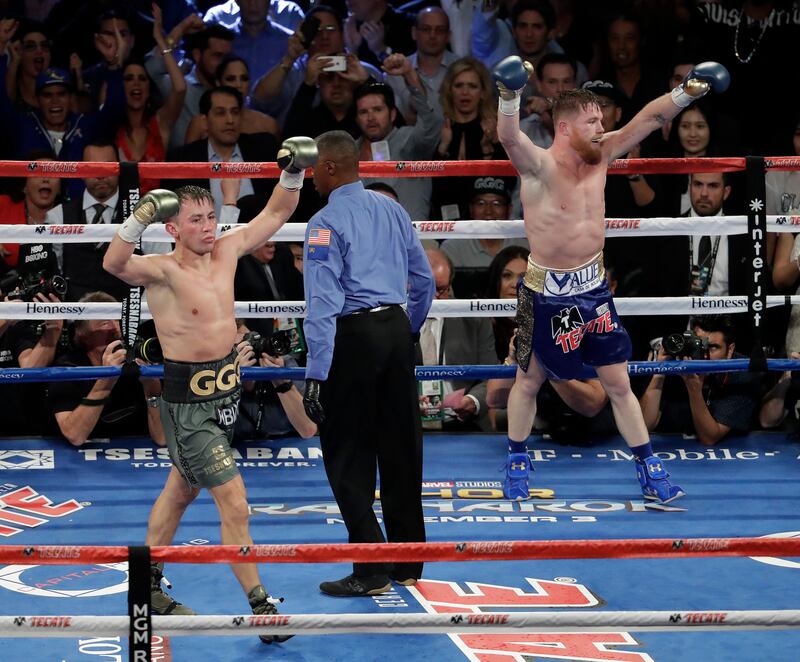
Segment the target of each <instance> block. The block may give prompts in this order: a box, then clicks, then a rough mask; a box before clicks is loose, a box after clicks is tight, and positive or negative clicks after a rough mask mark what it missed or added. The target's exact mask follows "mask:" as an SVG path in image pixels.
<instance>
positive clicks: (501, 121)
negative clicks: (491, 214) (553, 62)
mask: <svg viewBox="0 0 800 662" xmlns="http://www.w3.org/2000/svg"><path fill="white" fill-rule="evenodd" d="M532 73H533V67H532V66H531V64H530V63H529V62H525V61H523V60H522V58H520V57H518V56H516V55H512V56H511V57H507V58H506V59H505V60H503V61H501V62H500V63H499V64H498V65H497V66H496V67H495V68H494V69H493V70H492V76H493V78H494V81H495V84H496V85H497V89H498V90H499V91H500V103H499V107H498V110H499V112H498V113H497V137H498V138H499V139H500V143H501V144H502V145H503V147H504V148H505V150H506V154H508V158H509V159H510V160H511V163H512V165H513V166H514V167H515V168H516V169H517V171H518V172H519V174H520V175H535V174H536V173H537V172H539V170H541V168H542V155H543V154H544V151H545V150H543V149H542V148H541V147H538V146H536V145H534V144H533V141H531V139H530V138H528V136H526V135H525V134H524V133H522V131H520V129H519V106H520V98H521V96H522V91H523V90H524V89H525V85H527V83H528V79H529V78H530V76H531V74H532Z"/></svg>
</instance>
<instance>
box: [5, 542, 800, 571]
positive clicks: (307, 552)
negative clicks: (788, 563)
mask: <svg viewBox="0 0 800 662" xmlns="http://www.w3.org/2000/svg"><path fill="white" fill-rule="evenodd" d="M128 554H129V551H128V547H123V546H107V547H106V546H88V545H36V546H29V545H28V546H23V545H0V563H4V564H31V563H36V564H41V565H65V564H67V565H78V564H85V563H92V564H94V563H121V562H125V561H127V560H128ZM718 556H800V539H798V538H755V537H740V538H683V539H676V538H632V539H615V540H496V541H491V540H489V541H465V542H403V543H319V544H318V543H314V544H299V543H298V544H279V545H255V544H254V545H206V546H203V547H184V546H177V545H172V546H154V547H150V558H151V559H153V560H154V561H163V562H168V563H243V562H245V561H246V562H252V563H344V562H348V563H350V562H352V563H365V562H369V563H392V562H409V561H423V562H426V563H428V562H437V561H532V560H554V559H582V560H585V559H637V558H648V559H649V558H693V557H703V558H707V557H718Z"/></svg>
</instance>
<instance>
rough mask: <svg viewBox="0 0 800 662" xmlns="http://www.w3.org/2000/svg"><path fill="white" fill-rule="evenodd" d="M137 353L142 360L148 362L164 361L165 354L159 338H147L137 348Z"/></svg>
mask: <svg viewBox="0 0 800 662" xmlns="http://www.w3.org/2000/svg"><path fill="white" fill-rule="evenodd" d="M136 353H137V355H138V356H139V358H140V359H142V361H147V362H148V363H163V361H164V354H163V352H162V351H161V343H160V342H158V338H147V339H146V340H144V341H143V342H142V343H141V344H140V345H139V346H138V347H137V348H136Z"/></svg>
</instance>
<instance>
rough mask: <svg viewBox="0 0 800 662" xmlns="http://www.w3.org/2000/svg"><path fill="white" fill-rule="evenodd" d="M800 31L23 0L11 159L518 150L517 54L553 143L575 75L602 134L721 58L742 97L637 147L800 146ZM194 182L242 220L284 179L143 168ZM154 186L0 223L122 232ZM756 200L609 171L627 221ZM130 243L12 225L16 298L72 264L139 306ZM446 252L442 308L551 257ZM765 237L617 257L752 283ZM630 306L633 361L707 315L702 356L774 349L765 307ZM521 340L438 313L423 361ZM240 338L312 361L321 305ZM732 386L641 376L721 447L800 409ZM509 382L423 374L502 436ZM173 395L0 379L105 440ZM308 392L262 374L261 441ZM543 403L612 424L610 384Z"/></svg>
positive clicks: (271, 261)
mask: <svg viewBox="0 0 800 662" xmlns="http://www.w3.org/2000/svg"><path fill="white" fill-rule="evenodd" d="M798 38H800V5H799V4H798V2H795V1H792V0H719V1H711V0H708V1H703V0H628V1H626V2H621V1H620V2H602V3H600V2H590V1H588V0H585V1H581V0H441V1H440V2H437V1H436V0H411V1H409V2H405V3H401V2H392V1H387V0H330V2H324V3H322V2H308V0H298V1H297V2H293V1H292V0H227V1H226V2H223V3H221V4H214V3H213V1H209V0H159V1H158V2H153V3H152V4H151V3H147V2H142V1H139V0H137V1H136V2H133V3H121V2H119V1H118V0H117V1H115V0H80V1H78V0H49V1H46V2H41V1H37V2H29V1H27V0H11V1H7V2H0V118H1V120H2V122H3V126H4V128H5V130H4V131H3V132H2V135H0V159H14V160H22V161H26V162H29V163H30V162H35V161H52V160H61V161H81V160H84V161H106V162H118V161H119V162H128V163H140V162H159V161H165V160H166V161H175V162H182V161H195V162H224V163H237V162H251V161H255V162H263V161H273V160H274V159H275V157H276V154H277V149H278V145H279V144H280V141H281V140H282V139H284V138H288V137H292V136H296V135H308V136H311V137H315V136H317V135H319V134H321V133H323V132H325V131H329V130H332V129H342V130H345V131H347V132H349V133H350V134H351V135H352V136H353V137H354V138H355V139H356V140H357V142H358V145H359V148H360V150H361V159H362V160H363V161H387V160H392V161H394V160H406V161H410V160H426V161H429V160H465V159H467V160H483V159H504V158H506V155H505V153H504V150H503V148H502V146H501V145H500V144H499V142H498V139H497V134H496V114H497V110H496V90H495V88H494V85H493V84H492V81H491V75H490V73H489V72H490V70H491V68H492V67H493V66H494V65H495V64H496V63H497V62H499V61H500V60H501V59H503V58H504V57H506V56H508V55H511V54H517V55H520V56H521V57H522V58H524V59H525V60H527V61H529V62H530V63H531V64H533V65H534V66H535V71H536V73H535V76H533V77H532V78H531V79H530V81H529V83H528V85H527V87H526V89H525V92H524V95H523V103H522V111H521V124H520V126H521V129H522V131H524V132H525V133H526V135H528V137H529V138H530V139H531V140H532V141H533V142H534V143H535V144H536V145H538V146H540V147H542V148H547V147H548V146H549V145H550V144H551V143H552V140H553V134H554V131H555V129H554V126H553V118H552V116H551V114H550V108H551V107H552V102H553V99H554V98H555V97H556V96H557V95H558V94H559V93H560V92H562V91H564V90H568V89H572V88H575V87H579V86H583V87H585V88H587V89H590V90H591V91H593V92H594V93H595V94H597V95H598V97H599V99H600V107H601V111H602V114H603V119H602V123H603V128H604V130H605V131H613V130H615V129H617V128H619V127H620V126H622V125H624V123H625V122H627V121H628V120H629V119H630V118H631V117H632V116H633V115H635V113H636V112H638V110H640V109H641V108H642V107H643V105H644V104H645V103H646V102H648V101H649V100H650V99H652V98H653V97H655V96H658V95H659V94H662V93H664V92H667V91H669V90H670V89H671V88H673V87H674V86H675V85H677V84H679V83H680V82H681V80H682V79H683V76H684V75H685V74H686V73H687V72H688V71H689V70H690V69H691V67H692V65H693V64H696V63H699V62H702V61H705V60H715V61H718V62H721V63H722V64H724V65H725V66H726V67H727V68H728V70H729V71H730V73H731V79H732V82H731V86H730V89H729V90H728V91H727V92H725V93H724V94H721V95H715V97H714V98H713V99H711V98H708V97H707V98H705V99H703V100H702V101H701V102H699V103H696V104H693V105H692V106H690V107H688V108H687V109H686V110H684V111H682V112H681V113H680V114H679V115H678V116H677V117H676V118H675V119H674V120H672V121H671V122H668V123H666V124H665V125H664V126H663V128H662V130H661V131H657V132H655V133H654V134H652V135H651V136H650V137H649V138H648V139H646V140H645V141H644V142H643V143H642V144H641V145H640V146H637V147H636V148H635V149H634V150H632V151H631V153H630V154H629V155H628V156H629V158H637V157H699V156H729V155H730V156H744V155H748V154H762V155H769V156H772V155H800V114H798V111H797V109H796V106H795V105H793V104H791V103H787V100H786V99H785V98H784V97H785V95H786V94H787V91H790V90H792V89H797V88H798V87H799V85H798V83H800V68H798V67H795V66H791V64H792V63H793V62H795V61H796V56H795V54H794V49H795V46H794V44H795V43H797V41H798ZM128 172H130V171H128ZM517 183H518V180H517V179H516V178H513V177H494V176H478V177H472V178H463V177H434V178H371V179H367V180H365V184H367V185H368V187H369V188H372V189H374V190H376V191H378V192H380V193H384V194H386V195H390V196H392V197H394V198H395V199H396V200H398V201H399V202H400V204H402V205H403V206H404V207H405V208H406V210H407V211H408V212H409V214H410V215H411V217H412V219H413V220H426V219H445V220H453V219H476V220H482V219H485V220H492V219H497V220H504V219H512V218H521V215H522V209H521V208H520V202H519V191H518V190H517ZM184 184H197V185H200V186H204V187H206V188H209V189H210V190H211V192H212V194H213V196H214V199H215V201H216V203H217V210H218V212H219V211H220V210H221V208H222V207H223V204H226V205H230V204H236V205H237V206H238V208H239V210H240V212H239V218H238V222H247V221H248V220H249V219H250V218H252V216H253V214H254V212H255V211H256V210H258V209H260V208H261V207H262V206H263V204H264V202H265V200H266V198H267V197H268V196H269V194H270V192H271V190H272V188H273V186H274V180H271V179H265V178H261V177H252V178H242V179H237V180H235V181H225V180H220V179H205V180H196V179H191V180H190V179H183V180H166V179H165V180H163V181H159V180H158V179H156V178H141V179H140V180H139V181H138V182H136V183H135V185H137V186H138V188H139V192H140V193H144V192H146V191H148V190H151V189H153V188H156V187H159V186H166V187H169V188H176V187H178V186H181V185H184ZM128 188H129V185H128V184H127V183H126V185H125V187H122V186H121V185H120V181H119V179H118V178H117V177H111V176H108V177H92V178H89V177H87V178H85V179H57V178H50V177H47V176H46V175H45V174H40V175H38V176H35V177H28V178H27V179H25V180H15V179H12V178H4V179H3V180H0V224H3V225H6V224H26V223H27V224H59V223H87V224H94V223H119V222H121V220H123V219H121V214H122V213H123V212H122V210H123V208H124V203H125V202H126V201H125V200H123V198H124V197H125V192H126V190H127V189H128ZM321 204H322V201H321V200H320V199H319V197H318V196H317V194H316V193H315V191H314V189H313V186H312V185H311V183H310V182H309V183H307V184H306V185H305V187H304V189H303V192H302V196H301V204H300V205H299V206H298V209H297V211H296V212H295V214H294V216H293V218H292V219H291V220H292V221H293V222H305V221H307V220H308V219H309V218H310V216H311V215H312V214H313V213H314V212H316V211H317V210H318V209H319V208H320V206H321ZM766 206H767V212H768V213H770V214H784V215H797V214H798V212H800V173H798V172H770V173H768V175H767V197H766ZM743 210H744V180H743V178H741V177H740V176H738V175H735V174H728V173H725V174H722V173H702V172H699V173H695V174H693V175H691V176H689V175H629V176H627V177H625V176H610V177H608V181H607V184H606V216H607V217H615V218H624V217H645V216H689V217H694V218H697V223H698V224H702V223H703V222H704V219H707V218H710V217H717V216H724V215H725V214H726V213H727V214H741V213H743ZM229 220H230V219H225V222H228V221H229ZM105 247H106V244H102V243H99V244H94V243H83V244H81V243H67V244H64V245H63V246H62V245H58V244H47V243H41V244H25V245H22V246H20V245H18V244H12V243H9V242H0V293H2V297H3V299H6V300H11V299H14V298H19V297H20V296H21V295H20V291H21V290H24V289H25V288H26V287H29V286H30V285H31V284H32V283H36V282H40V281H42V279H45V280H47V279H48V278H51V277H52V276H53V275H56V274H58V275H63V276H65V277H66V279H67V282H68V287H67V290H66V292H65V293H63V294H62V293H58V292H57V293H52V292H47V291H45V292H43V293H35V294H33V295H31V298H36V299H37V300H39V301H43V302H45V301H57V300H59V298H61V299H64V300H68V301H78V300H81V301H119V300H121V299H122V298H123V297H124V296H125V294H126V292H127V290H128V288H127V286H124V284H122V283H121V282H119V281H117V280H116V279H115V278H113V277H112V276H110V275H109V274H107V273H105V272H104V271H103V269H102V260H103V255H104V252H105ZM426 247H427V249H428V256H429V259H430V261H431V265H432V268H433V271H434V275H435V277H436V283H437V294H436V296H437V298H439V299H448V298H479V297H481V298H490V299H495V298H509V299H511V298H515V296H516V284H517V282H518V280H519V278H520V277H521V276H522V274H523V273H524V271H525V265H526V260H527V256H528V253H529V248H530V247H529V246H528V244H527V241H526V240H525V239H524V238H519V239H505V240H503V239H479V238H475V239H448V240H445V241H443V242H439V241H427V242H426ZM169 248H170V247H169V245H168V244H164V243H161V244H158V243H152V244H150V243H147V242H145V244H144V245H143V247H142V249H143V251H144V252H157V251H165V250H169ZM798 253H800V239H797V238H796V237H795V236H794V235H793V234H791V233H780V234H775V235H770V237H769V241H768V242H767V257H768V262H769V270H770V274H771V279H769V280H770V283H769V285H770V293H786V294H794V293H795V292H796V291H797V290H798V288H799V287H800V269H798ZM747 255H748V245H747V238H746V237H745V236H744V235H738V236H725V235H722V236H720V235H714V234H713V232H711V231H710V232H709V235H706V236H695V237H685V236H675V237H659V238H658V239H654V238H642V237H632V238H628V237H623V238H612V239H609V240H608V241H607V244H606V250H605V261H606V269H607V274H608V277H609V279H610V280H611V284H612V289H613V291H614V292H615V294H616V295H617V296H624V297H631V296H687V295H693V296H706V295H740V294H747V291H748V282H747V277H748V272H747V270H746V264H745V262H746V258H747ZM612 279H613V280H612ZM302 291H303V287H302V245H300V244H285V243H278V244H268V245H267V246H266V247H264V248H263V249H259V251H256V252H254V253H253V254H252V255H248V256H246V257H245V258H243V259H242V261H241V264H240V267H239V270H238V272H237V278H236V298H237V300H255V299H257V300H298V299H302ZM9 297H10V298H9ZM798 311H800V308H798V307H794V308H793V309H792V312H791V314H788V312H787V314H785V315H782V314H780V312H778V313H775V314H772V315H771V317H770V318H769V324H768V328H767V333H766V334H765V337H764V338H762V341H763V342H764V343H765V344H767V345H768V346H769V348H768V349H769V351H770V352H771V355H773V356H800V312H798ZM624 323H625V325H626V327H627V328H628V329H629V331H630V333H631V336H632V339H633V343H634V356H633V358H634V359H640V360H641V359H646V358H648V357H649V358H659V359H670V358H681V356H680V355H678V356H677V357H676V356H675V355H674V354H669V353H667V352H665V350H664V349H663V347H662V345H661V344H660V343H659V338H661V337H666V336H668V335H670V334H682V333H684V332H685V331H687V330H688V332H689V333H691V334H694V336H695V337H697V338H700V341H699V342H700V345H701V346H702V347H703V351H702V357H703V358H717V357H730V356H734V355H742V356H747V355H749V353H750V352H751V351H752V350H753V347H752V343H753V339H752V338H751V336H750V333H749V328H748V324H747V319H746V317H745V316H743V315H740V316H734V317H733V318H732V319H728V318H723V319H709V318H702V319H693V320H691V322H690V321H689V320H688V319H686V318H685V317H679V316H671V317H663V316H641V317H630V318H625V319H624ZM253 331H255V332H256V333H257V334H258V335H260V336H261V337H263V338H266V339H267V340H269V339H270V338H272V337H273V336H275V337H280V338H284V339H290V340H287V343H288V347H284V348H283V349H286V350H287V351H286V352H284V353H283V354H281V353H280V352H279V351H278V350H277V349H276V346H280V345H281V343H277V344H276V343H273V344H270V343H269V342H268V343H267V345H266V346H267V349H268V351H264V352H262V353H261V355H260V356H256V355H255V354H254V353H253V352H252V347H251V346H250V344H248V341H247V338H248V337H250V336H249V335H248V334H249V332H253ZM513 335H514V325H513V319H512V318H507V317H498V318H494V319H488V318H464V319H455V318H442V319H435V318H431V319H429V320H428V321H427V322H426V325H425V327H424V328H423V333H422V340H423V341H424V342H422V344H421V346H420V356H418V362H419V363H424V364H448V363H449V364H455V363H501V362H506V363H508V364H513V363H514V361H515V357H514V349H513ZM241 336H242V338H243V340H242V343H240V353H242V356H243V361H246V363H248V364H251V365H254V364H255V363H257V362H258V363H260V364H261V365H268V366H276V365H277V366H279V365H284V364H285V365H303V350H304V349H305V346H304V343H303V340H302V322H301V321H300V320H288V321H287V320H277V319H276V320H264V319H253V320H242V327H241ZM248 347H250V350H248V349H247V348H248ZM734 353H736V354H734ZM123 356H124V351H123V348H122V347H121V346H120V333H119V328H118V325H116V323H112V322H102V321H76V322H69V323H65V322H63V321H55V320H53V321H47V322H46V323H41V322H15V321H13V320H4V321H0V366H1V367H14V366H19V367H41V366H46V365H52V364H63V365H78V364H82V365H119V364H120V362H121V360H122V358H121V357H123ZM244 357H246V358H244ZM684 358H685V357H684ZM718 377H719V376H717V375H711V376H709V377H707V378H703V377H697V376H686V377H684V378H682V381H683V384H681V378H678V377H669V376H668V377H664V376H655V377H653V378H652V379H649V380H645V381H643V382H642V383H641V384H640V385H639V392H640V395H641V398H642V399H641V403H642V407H643V410H644V411H645V415H646V420H647V423H648V426H649V427H650V428H651V429H653V430H656V431H661V430H667V431H679V432H694V433H696V434H697V435H698V437H699V439H700V440H701V441H702V442H703V443H707V444H713V443H716V442H717V441H719V440H720V439H721V438H723V437H724V436H725V435H726V434H728V433H729V432H731V431H733V432H737V431H746V430H748V429H753V428H754V427H757V426H759V425H760V426H761V427H765V428H773V427H777V426H788V427H794V428H796V427H797V418H798V417H797V414H796V411H797V407H796V405H795V403H796V400H797V398H798V397H800V395H799V394H798V393H797V390H798V389H797V388H795V385H794V381H793V378H792V375H791V374H790V373H786V374H784V375H774V376H772V377H770V376H763V378H762V377H760V376H758V375H752V374H751V375H747V376H746V378H745V377H742V379H741V380H740V379H738V378H732V377H731V378H722V377H719V378H718ZM509 387H510V384H509V382H508V380H489V381H468V382H447V381H444V382H440V383H436V382H434V383H421V386H420V403H421V405H420V406H421V412H422V414H423V418H424V421H425V426H426V428H428V429H443V430H484V431H488V430H502V429H503V426H504V420H505V417H504V407H505V399H506V397H507V393H508V389H509ZM159 389H160V387H159V385H158V384H157V383H154V382H152V381H148V380H138V382H137V380H136V379H135V378H131V377H130V376H126V377H125V378H124V379H123V378H121V379H120V380H118V381H114V380H98V381H97V382H95V383H92V382H80V388H77V387H76V386H75V385H65V384H64V383H57V384H52V385H50V387H49V388H46V386H45V385H37V384H29V385H24V386H13V387H12V386H9V385H2V386H0V396H1V397H3V402H4V407H3V408H2V412H3V413H2V414H0V434H43V433H50V432H54V431H55V432H60V434H62V435H63V436H64V437H65V438H66V439H67V440H69V441H70V442H71V443H73V444H76V445H79V444H81V443H83V442H84V441H85V440H86V439H87V438H91V437H92V436H94V437H97V436H108V435H111V434H118V433H119V432H120V431H123V430H125V431H127V432H128V433H137V432H138V433H142V434H149V435H150V436H151V437H152V438H153V440H154V441H155V442H156V443H162V442H163V433H162V432H161V431H160V430H159V429H158V424H157V421H156V420H155V418H154V417H153V416H150V414H152V413H153V412H155V411H156V410H155V409H152V410H148V407H147V405H148V400H152V398H156V397H158V393H159V392H160V390H159ZM301 392H302V383H295V384H292V383H291V382H285V381H281V380H279V381H277V382H265V383H263V384H261V385H258V386H254V385H250V386H248V389H247V395H246V397H245V401H246V402H245V403H244V404H243V409H246V410H247V415H246V416H244V417H240V426H239V427H240V434H239V437H241V438H243V439H244V438H247V437H248V436H264V435H269V434H273V435H275V434H277V435H280V434H292V433H298V434H300V435H302V436H309V435H311V434H314V433H315V428H314V426H313V423H311V422H310V421H309V420H307V419H306V418H305V417H304V415H302V416H301V414H302V407H299V409H298V403H299V402H300V397H301ZM45 396H46V397H45ZM540 397H541V398H543V399H545V400H547V403H548V404H546V405H543V406H540V407H539V411H540V412H541V415H540V416H539V418H538V419H537V423H536V425H537V427H540V428H541V429H544V430H545V431H547V432H549V433H550V434H551V435H552V436H553V437H554V438H557V439H562V440H564V441H565V442H566V443H589V442H590V441H591V440H592V439H593V438H596V437H597V434H598V433H599V432H600V431H602V432H605V431H608V432H609V433H612V432H613V426H612V425H611V423H610V421H611V417H610V414H609V405H608V400H607V398H606V397H605V396H604V394H603V393H602V390H601V389H598V384H597V382H596V380H593V379H591V378H587V379H586V380H572V381H570V382H554V383H552V384H550V385H549V386H548V387H547V388H545V389H543V392H542V394H541V396H540ZM762 402H763V406H762ZM9 403H11V406H5V405H8V404H9ZM42 407H44V408H45V409H47V411H48V416H42V415H41V408H42Z"/></svg>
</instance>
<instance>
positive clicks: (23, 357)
mask: <svg viewBox="0 0 800 662" xmlns="http://www.w3.org/2000/svg"><path fill="white" fill-rule="evenodd" d="M14 300H15V293H14V292H12V293H10V294H9V295H8V296H6V297H5V301H14ZM33 300H34V301H39V302H41V303H49V302H53V303H58V302H59V301H60V300H59V298H58V297H57V296H55V295H54V294H49V295H47V296H46V295H45V294H44V293H42V292H39V293H37V294H36V295H35V296H34V297H33ZM63 326H64V320H47V321H44V322H38V321H21V320H0V368H46V367H47V366H49V365H52V363H53V361H54V360H55V357H56V352H57V350H58V347H59V341H60V339H61V331H62V329H63ZM43 397H44V384H42V383H30V384H28V383H26V384H7V383H4V384H2V385H0V399H1V400H2V402H3V406H2V407H0V434H2V435H36V434H42V433H44V432H45V430H44V429H43V428H42V427H41V422H42V416H41V415H40V414H39V412H38V407H36V405H38V403H40V402H41V401H42V399H43ZM34 403H35V404H34Z"/></svg>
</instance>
